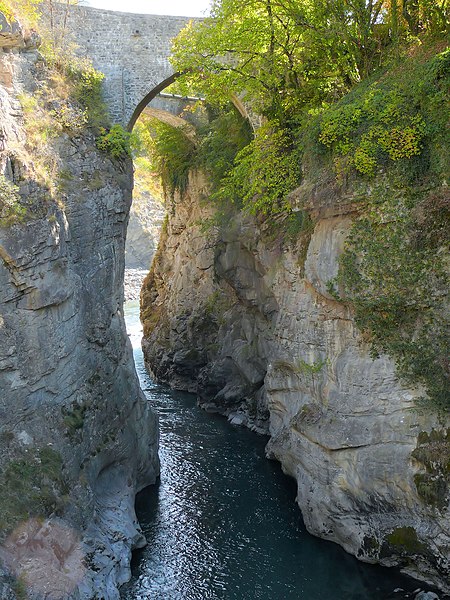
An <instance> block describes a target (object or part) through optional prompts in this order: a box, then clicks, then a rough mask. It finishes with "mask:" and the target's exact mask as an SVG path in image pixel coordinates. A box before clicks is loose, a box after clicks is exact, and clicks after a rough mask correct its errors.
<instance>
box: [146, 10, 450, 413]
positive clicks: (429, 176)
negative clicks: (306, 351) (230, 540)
mask: <svg viewBox="0 0 450 600" xmlns="http://www.w3.org/2000/svg"><path fill="white" fill-rule="evenodd" d="M448 32H449V7H448V4H447V3H446V2H440V1H431V0H430V1H428V0H418V1H417V2H410V1H408V0H391V1H389V2H388V1H383V0H380V1H379V2H367V1H362V0H361V1H359V0H358V1H355V0H339V1H338V2H335V1H334V2H330V1H328V0H319V1H316V2H310V1H308V0H254V1H253V2H251V3H248V2H243V1H238V2H235V1H233V2H231V0H220V1H219V0H218V1H216V2H214V3H213V10H212V17H211V18H210V19H206V20H204V21H202V22H198V23H191V24H190V25H189V26H188V27H187V28H186V29H185V30H184V31H183V32H182V33H181V34H180V36H179V37H178V39H177V40H176V42H175V46H174V59H173V62H174V66H175V68H176V69H177V70H179V71H182V72H184V73H185V75H184V76H183V77H182V78H181V79H180V80H179V81H178V83H177V86H178V89H179V90H180V91H181V92H188V93H189V94H191V95H192V94H196V95H203V96H206V97H207V98H208V102H209V103H210V104H211V105H213V106H218V107H222V108H223V107H224V106H226V104H227V103H228V102H229V101H230V99H232V95H233V94H234V95H235V96H237V97H239V99H240V100H241V101H242V102H243V103H244V106H245V107H246V108H247V111H248V113H249V115H250V119H251V120H253V122H256V121H255V119H254V118H253V119H252V116H253V117H254V115H255V114H257V115H258V116H259V117H260V119H259V123H258V126H257V127H256V131H255V133H254V137H253V139H252V140H251V141H249V143H247V144H246V145H244V147H242V148H240V149H235V148H234V150H235V151H234V152H233V153H230V155H229V157H228V159H227V166H226V167H225V168H223V169H222V173H221V176H222V177H221V178H216V179H215V181H214V193H213V195H212V197H213V199H214V200H216V202H218V203H219V206H222V207H223V206H225V205H227V204H228V205H233V206H234V207H239V208H244V209H245V210H249V211H250V212H253V213H255V214H258V215H261V216H262V218H264V219H265V220H266V221H271V220H274V217H276V216H277V215H283V214H292V213H293V211H298V210H299V209H302V206H301V205H300V206H298V205H297V206H293V205H292V197H291V196H290V195H289V193H290V192H291V191H292V190H293V189H294V188H295V187H297V186H298V185H299V184H301V183H309V184H312V185H313V186H314V185H317V184H320V185H323V182H326V181H330V180H332V179H334V184H333V187H334V192H333V193H335V192H336V190H339V188H341V189H342V190H343V191H344V190H347V194H348V192H349V191H350V190H351V193H352V194H353V197H354V198H355V201H357V205H356V208H357V211H358V217H357V218H356V219H355V221H354V224H353V227H352V229H351V232H350V235H349V238H348V241H347V245H346V250H345V252H344V255H343V257H342V259H341V268H340V273H339V276H338V278H337V280H336V281H332V282H330V291H332V292H333V293H334V294H335V295H336V296H337V297H339V299H340V300H342V301H344V302H347V303H350V304H351V305H352V307H353V309H354V311H355V316H356V321H357V323H358V325H359V326H360V328H361V329H362V330H363V331H364V332H365V333H366V336H367V338H368V339H369V340H370V342H371V344H372V348H373V352H374V354H377V353H378V352H387V353H389V354H390V355H391V356H392V357H393V358H394V359H395V360H396V363H397V366H398V369H399V373H400V375H402V376H403V377H405V378H406V380H407V381H409V382H410V383H412V384H415V385H419V386H421V387H422V388H424V390H425V391H426V394H427V397H428V400H430V399H431V400H432V401H433V403H434V405H435V406H436V405H437V406H439V407H441V408H444V410H446V409H447V408H448V402H449V396H450V394H449V377H450V370H449V363H448V357H447V355H446V349H447V348H448V341H449V340H448V337H447V336H448V334H447V331H448V322H447V318H448V317H447V315H448V309H447V304H446V302H447V300H446V290H447V288H448V262H447V260H448V259H447V256H448V242H449V239H448V230H447V228H446V226H445V223H446V222H447V219H448V211H449V194H448V187H447V182H448V176H449V173H448V166H449V165H448V134H447V127H448V115H449V111H448V97H447V90H448V84H449V81H450V80H449V57H450V54H449V51H448V50H447V49H446V41H445V40H446V36H447V34H448ZM261 119H262V126H260V122H261ZM170 135H172V134H170ZM210 135H214V134H210ZM164 137H165V139H166V141H167V139H168V137H169V134H168V133H167V131H165V132H161V131H160V133H159V137H158V136H157V138H156V142H155V146H156V147H157V148H158V152H159V159H158V160H159V166H160V171H161V172H162V169H161V167H162V166H163V165H164V168H165V169H166V172H165V177H166V178H169V179H170V178H172V190H173V189H174V188H176V187H177V186H178V187H179V188H180V189H181V188H182V185H179V183H180V181H182V182H184V183H185V182H186V181H187V174H188V172H189V169H191V168H199V167H201V166H202V164H201V162H199V161H198V159H197V156H198V154H197V151H196V145H195V144H194V143H192V144H191V147H190V148H189V149H185V151H183V152H182V153H180V154H178V155H177V153H176V144H175V143H174V141H173V140H172V143H171V144H168V145H167V144H166V145H165V144H164V143H162V142H161V140H162V139H164ZM218 139H220V138H218ZM217 145H218V146H220V147H222V148H223V147H224V146H226V145H227V140H226V139H222V140H220V142H219V144H216V145H215V144H212V145H210V146H209V148H208V151H209V152H210V154H209V158H208V161H207V162H209V163H213V162H214V151H212V150H211V149H214V148H215V146H217ZM180 175H182V177H181V178H180V177H179V176H180ZM177 178H178V179H177ZM306 187H307V186H306ZM295 214H298V213H297V212H296V213H295ZM300 214H301V210H300Z"/></svg>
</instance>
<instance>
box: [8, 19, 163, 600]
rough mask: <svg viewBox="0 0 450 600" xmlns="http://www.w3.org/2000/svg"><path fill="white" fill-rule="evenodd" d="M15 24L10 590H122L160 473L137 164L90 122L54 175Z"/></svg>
mask: <svg viewBox="0 0 450 600" xmlns="http://www.w3.org/2000/svg"><path fill="white" fill-rule="evenodd" d="M3 25H4V27H3V29H2V34H1V36H2V37H1V38H0V45H1V46H2V47H5V46H6V47H7V49H6V50H4V51H2V50H1V49H0V439H1V447H0V463H1V470H0V488H1V490H2V491H1V498H0V529H1V547H0V559H1V567H0V596H1V597H2V598H13V597H15V596H14V592H15V593H16V594H17V597H24V593H25V592H26V593H27V594H28V597H29V598H35V597H36V598H43V597H45V598H69V597H70V598H77V599H81V598H94V597H95V598H108V600H113V599H114V598H118V597H119V595H118V586H119V585H120V584H121V583H123V582H124V581H126V580H127V579H128V578H129V574H130V569H129V561H130V555H131V549H132V548H133V547H139V546H140V545H142V544H143V543H144V540H143V536H142V534H141V532H140V528H139V525H138V523H137V520H136V516H135V512H134V498H135V494H136V492H137V490H139V489H141V488H142V487H143V486H145V485H148V484H150V483H152V482H154V480H155V478H156V476H157V472H158V457H157V422H156V417H155V416H154V415H153V414H152V413H151V411H150V409H149V406H148V404H147V402H146V399H145V397H144V395H143V393H142V391H141V390H140V388H139V383H138V380H137V376H136V373H135V369H134V365H133V359H132V351H131V346H130V343H129V341H128V338H127V335H126V331H125V326H124V319H123V310H122V305H123V271H124V243H125V234H126V226H127V221H128V211H129V208H130V203H131V188H132V174H131V173H132V169H131V163H130V161H128V160H115V161H113V160H111V159H109V158H108V157H107V156H106V155H104V154H101V153H100V152H99V151H98V150H97V149H96V147H95V140H94V137H93V135H92V134H91V133H89V131H87V130H85V129H82V128H78V129H77V130H76V131H75V133H74V132H71V133H70V134H69V133H67V132H65V131H62V132H61V134H60V136H59V137H58V138H55V139H54V140H53V142H52V152H53V153H54V155H53V158H54V160H55V161H56V164H57V169H58V181H57V182H45V181H44V180H43V178H42V177H41V176H39V173H38V167H39V165H41V164H42V162H43V159H44V162H45V161H46V160H47V159H48V157H47V155H46V152H47V150H48V149H46V144H45V140H44V138H43V141H42V144H41V145H39V146H36V145H33V144H30V143H29V140H28V142H27V136H29V135H30V133H29V131H28V130H27V129H26V127H25V125H24V116H23V112H22V105H23V95H24V94H26V93H30V94H36V93H37V92H38V91H39V90H38V82H39V80H40V82H39V85H40V86H41V87H42V85H43V82H42V77H43V76H44V75H45V65H44V64H43V61H42V60H41V58H40V55H39V53H38V52H37V50H36V48H35V47H34V46H33V44H32V43H29V39H30V38H28V39H25V40H24V37H23V35H22V33H21V32H20V28H18V27H16V26H14V28H12V29H11V31H9V30H8V27H9V26H8V24H6V23H3ZM5 39H6V40H8V43H6V42H5ZM8 44H9V47H8ZM44 83H45V82H44ZM35 97H36V96H35ZM19 99H21V100H22V103H21V102H19ZM69 108H70V107H69ZM53 109H54V110H58V105H57V104H55V106H54V107H53ZM67 110H69V109H67ZM65 114H66V115H67V114H68V113H67V112H66V113H65ZM40 124H42V123H41V121H40V122H38V123H37V124H36V123H35V125H36V126H40ZM44 166H45V165H44ZM52 183H53V184H55V183H57V184H58V185H53V189H52Z"/></svg>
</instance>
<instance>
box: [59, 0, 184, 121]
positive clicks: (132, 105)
mask: <svg viewBox="0 0 450 600" xmlns="http://www.w3.org/2000/svg"><path fill="white" fill-rule="evenodd" d="M60 16H63V17H65V15H60ZM190 20H191V19H189V18H188V17H172V16H160V15H140V14H131V13H124V12H115V11H110V10H101V9H97V8H91V7H86V6H81V5H75V6H71V7H70V10H69V12H68V14H67V25H66V26H67V28H68V30H69V32H70V34H71V37H72V39H73V41H74V42H75V43H76V45H77V47H78V49H77V52H78V54H80V55H82V56H87V57H89V58H90V59H91V60H92V63H93V65H94V67H95V68H96V69H98V70H99V71H101V72H102V73H104V75H105V80H104V98H105V101H106V104H107V106H108V110H109V114H110V116H111V119H112V120H113V122H115V123H121V124H122V125H123V126H124V127H127V128H129V129H131V128H132V127H133V125H134V123H135V122H136V119H137V118H138V116H139V114H140V113H141V112H142V110H143V109H144V108H145V106H146V105H147V104H148V103H149V102H150V101H151V100H153V99H154V98H156V97H158V98H157V100H156V101H155V103H154V104H152V106H153V105H156V108H157V109H159V110H165V111H167V112H175V111H179V110H181V109H180V106H181V104H182V103H181V104H180V99H179V98H178V99H174V98H170V97H169V96H168V95H163V96H158V95H159V93H160V92H162V90H164V89H165V88H166V87H167V86H168V85H170V83H172V82H173V81H174V80H175V79H176V74H175V73H174V70H173V68H172V66H171V65H170V62H169V57H170V52H171V45H172V40H173V38H174V37H175V36H176V35H177V34H178V33H179V32H180V30H181V29H182V28H183V27H184V26H185V25H186V24H187V23H188V22H189V21H190Z"/></svg>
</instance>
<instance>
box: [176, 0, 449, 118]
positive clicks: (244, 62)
mask: <svg viewBox="0 0 450 600" xmlns="http://www.w3.org/2000/svg"><path fill="white" fill-rule="evenodd" d="M448 17H449V7H448V3H447V1H446V0H215V2H214V3H213V6H212V12H211V17H210V18H207V19H205V20H203V21H200V22H198V21H197V22H191V23H190V24H189V25H188V27H186V28H185V29H184V30H183V31H182V32H181V34H180V35H179V37H178V38H177V40H176V41H175V45H174V51H173V56H174V57H173V64H174V66H175V68H176V69H177V71H181V72H183V73H185V75H184V77H183V80H182V82H181V85H182V86H184V88H185V90H189V91H190V92H192V91H193V90H195V91H196V93H200V94H204V95H207V97H208V99H209V101H210V102H211V101H216V102H224V101H225V100H229V97H230V94H237V95H239V96H240V97H242V98H243V99H244V100H246V101H247V102H249V103H250V105H251V107H252V109H253V110H254V111H256V112H258V113H259V114H263V115H265V116H266V117H268V118H269V119H270V118H277V119H278V120H280V121H286V120H288V119H289V118H293V117H294V115H295V116H296V117H297V118H298V115H299V111H300V112H301V111H302V109H303V108H305V107H308V109H311V108H314V107H318V106H322V105H323V104H327V103H331V102H333V101H335V100H336V99H337V98H339V97H340V96H342V95H343V94H344V93H345V92H347V91H348V90H349V89H350V88H351V87H352V85H354V84H355V83H357V82H359V81H361V80H362V79H364V78H365V77H367V76H368V75H370V74H371V73H372V72H373V71H374V70H376V69H377V68H378V67H380V66H382V65H383V64H384V63H386V61H387V60H388V59H389V58H390V57H391V56H392V54H395V52H396V51H397V50H398V48H399V46H400V44H404V43H407V42H411V41H413V39H414V37H415V36H418V35H420V34H422V33H423V32H428V33H442V32H446V31H448Z"/></svg>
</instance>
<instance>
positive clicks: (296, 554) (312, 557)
mask: <svg viewBox="0 0 450 600" xmlns="http://www.w3.org/2000/svg"><path fill="white" fill-rule="evenodd" d="M126 317H127V323H128V330H129V333H130V338H131V340H132V343H133V348H134V357H135V362H136V367H137V370H138V374H139V377H140V380H141V385H142V388H143V389H144V391H145V393H146V395H147V397H148V398H149V401H150V402H151V404H152V406H153V407H154V409H155V410H156V411H157V412H158V413H159V416H160V428H161V450H160V457H161V464H162V471H161V480H160V482H159V484H158V485H156V486H153V487H150V488H148V489H147V490H145V491H144V492H142V493H141V494H140V495H139V496H138V500H137V512H138V516H139V519H140V521H141V524H142V528H143V530H144V533H145V535H146V537H147V540H148V545H147V546H146V548H144V549H143V550H141V551H139V552H137V553H136V554H135V556H134V560H133V564H132V570H133V578H132V581H131V582H130V583H129V584H127V585H126V586H125V587H124V588H123V592H122V598H123V599H124V600H125V599H126V600H131V599H133V600H135V599H141V598H142V599H143V598H145V599H147V598H148V599H151V600H208V599H211V600H212V599H214V600H221V599H226V600H250V599H258V600H285V599H286V600H289V599H304V600H381V599H385V598H387V597H393V598H398V597H400V596H399V595H398V594H394V595H392V596H391V594H392V592H393V591H394V589H395V588H403V589H405V590H414V589H415V588H417V587H418V585H417V582H415V581H413V580H411V579H409V578H406V577H403V576H402V575H400V574H398V573H396V572H395V571H393V570H389V569H383V568H381V567H375V566H372V565H366V564H363V563H360V562H359V561H357V560H356V559H355V558H353V557H351V556H350V555H348V554H347V553H345V552H344V551H343V550H342V549H341V548H340V547H338V546H337V545H335V544H332V543H329V542H325V541H323V540H319V539H317V538H315V537H313V536H311V535H309V534H308V533H307V532H306V530H305V527H304V525H303V522H302V518H301V513H300V511H299V509H298V507H297V505H296V504H295V493H296V486H295V483H294V482H293V481H292V480H291V479H289V478H287V477H286V476H284V475H283V474H282V472H281V469H280V467H279V465H278V463H275V462H272V461H268V460H267V459H266V458H265V456H264V446H265V443H266V441H267V440H266V439H265V438H263V437H261V436H258V435H256V434H254V433H252V432H250V431H248V430H246V429H242V428H238V427H234V426H232V425H230V424H229V423H228V422H227V421H226V420H225V419H224V418H223V417H220V416H217V415H211V414H208V413H205V412H204V411H202V410H200V409H199V408H198V407H197V406H196V400H195V397H194V396H192V395H190V394H185V393H179V392H174V391H172V390H170V389H168V388H167V387H164V386H160V385H157V384H155V383H154V382H153V381H152V380H151V379H150V378H149V376H148V375H147V373H146V372H145V369H144V365H143V359H142V353H141V350H140V325H139V309H138V306H137V303H129V304H128V305H127V306H126Z"/></svg>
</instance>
